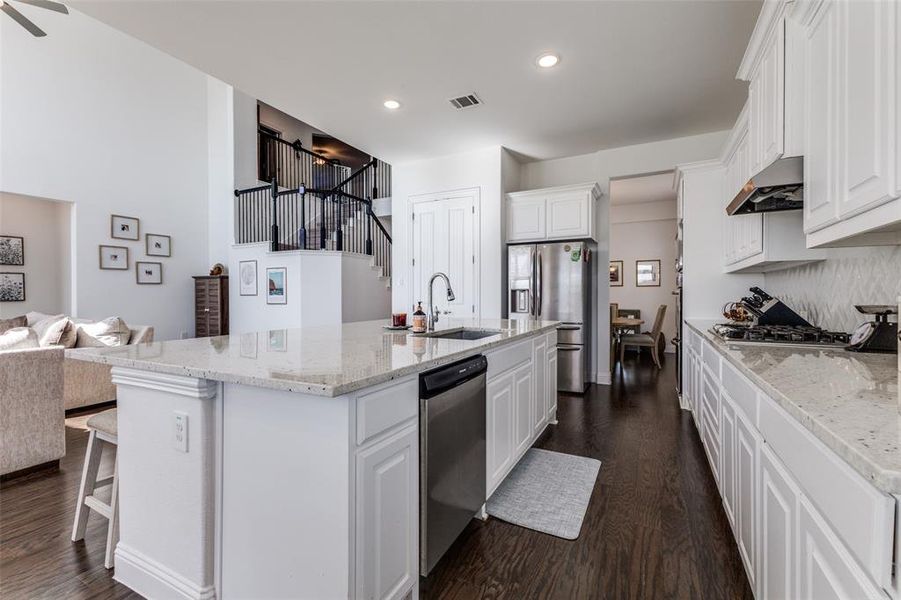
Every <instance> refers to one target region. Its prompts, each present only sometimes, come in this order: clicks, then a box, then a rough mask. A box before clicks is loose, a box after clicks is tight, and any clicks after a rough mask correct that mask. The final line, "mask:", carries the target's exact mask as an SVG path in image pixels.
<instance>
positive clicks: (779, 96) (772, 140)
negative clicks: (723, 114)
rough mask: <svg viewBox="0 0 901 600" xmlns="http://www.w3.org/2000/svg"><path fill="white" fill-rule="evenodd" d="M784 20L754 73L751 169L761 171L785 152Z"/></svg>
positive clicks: (777, 27) (752, 85)
mask: <svg viewBox="0 0 901 600" xmlns="http://www.w3.org/2000/svg"><path fill="white" fill-rule="evenodd" d="M784 86H785V21H784V19H780V20H779V21H778V23H777V24H776V27H775V29H774V30H773V32H772V34H771V35H770V37H769V38H768V39H767V41H766V43H765V47H764V50H763V56H762V57H761V59H760V64H759V65H758V66H757V69H756V70H755V72H754V74H753V75H752V76H751V83H750V86H749V90H750V89H754V93H753V94H749V98H750V101H751V113H750V123H749V126H750V130H751V150H752V154H751V171H752V172H753V173H759V172H760V171H762V170H763V169H764V168H765V167H767V166H769V165H770V164H772V162H773V161H774V160H776V159H777V158H780V157H781V156H782V154H783V148H784V143H785V138H784V132H785V87H784Z"/></svg>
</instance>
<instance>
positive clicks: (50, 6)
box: [0, 0, 69, 37]
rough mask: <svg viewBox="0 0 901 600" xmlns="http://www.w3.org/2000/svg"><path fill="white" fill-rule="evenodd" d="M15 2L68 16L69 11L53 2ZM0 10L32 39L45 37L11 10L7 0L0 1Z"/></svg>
mask: <svg viewBox="0 0 901 600" xmlns="http://www.w3.org/2000/svg"><path fill="white" fill-rule="evenodd" d="M15 1H16V2H21V3H22V4H30V5H32V6H36V7H38V8H45V9H47V10H52V11H54V12H58V13H63V14H64V15H67V14H69V9H68V8H66V7H65V6H63V5H62V4H60V3H59V2H53V0H15ZM0 10H2V11H3V12H5V13H6V14H8V15H9V16H10V17H12V18H13V20H14V21H15V22H16V23H18V24H19V25H21V26H22V27H24V28H25V29H26V30H27V31H28V32H29V33H31V35H33V36H34V37H44V36H45V35H47V34H46V33H44V30H43V29H41V28H40V27H38V26H37V25H35V24H34V23H32V22H31V21H29V20H28V18H27V17H26V16H25V15H23V14H22V13H20V12H19V11H17V10H16V9H15V8H13V7H12V6H11V5H10V3H9V0H0Z"/></svg>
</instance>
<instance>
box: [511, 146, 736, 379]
mask: <svg viewBox="0 0 901 600" xmlns="http://www.w3.org/2000/svg"><path fill="white" fill-rule="evenodd" d="M728 135H729V132H728V131H717V132H713V133H706V134H702V135H696V136H689V137H684V138H677V139H672V140H665V141H662V142H652V143H649V144H638V145H635V146H626V147H622V148H612V149H610V150H601V151H600V152H595V153H592V154H582V155H579V156H572V157H567V158H560V159H555V160H546V161H540V162H534V163H528V164H525V165H523V166H522V177H521V181H520V187H521V189H524V190H526V189H536V188H542V187H550V186H555V185H566V184H573V183H584V182H588V181H596V182H597V183H598V184H599V185H600V188H601V193H602V194H603V197H602V199H601V202H600V203H599V207H598V208H599V210H598V231H599V232H602V235H603V234H604V232H606V233H609V220H608V219H609V211H608V210H607V206H608V203H607V202H606V200H607V198H609V196H608V193H609V188H610V178H611V177H622V176H625V175H640V174H645V173H657V172H660V171H666V170H669V169H672V168H673V167H674V166H676V165H677V164H680V163H685V162H692V161H697V160H704V159H708V158H714V157H716V156H718V155H719V152H720V149H721V148H722V145H723V143H724V142H725V140H726V137H727V136H728ZM596 258H597V259H596V260H595V267H596V273H595V277H596V281H597V293H596V294H595V299H594V306H593V307H592V309H593V310H592V318H593V322H594V323H595V324H596V327H595V340H596V341H597V352H596V353H595V357H596V364H597V381H598V382H600V383H608V382H609V381H610V373H609V371H610V343H609V339H610V311H609V310H608V308H607V306H608V303H609V298H610V294H609V286H608V285H607V279H608V278H607V268H608V260H609V240H608V239H606V238H605V239H602V240H599V241H598V249H597V257H596ZM599 308H600V310H599Z"/></svg>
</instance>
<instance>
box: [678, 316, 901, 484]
mask: <svg viewBox="0 0 901 600" xmlns="http://www.w3.org/2000/svg"><path fill="white" fill-rule="evenodd" d="M718 322H722V320H720V321H713V320H702V319H689V320H687V321H686V323H687V324H688V326H689V327H691V329H693V330H695V331H696V332H697V333H698V334H700V335H701V336H702V337H703V338H704V339H705V340H707V341H708V342H710V343H711V344H712V345H713V347H714V348H716V350H717V351H718V352H719V353H720V354H721V355H722V356H723V357H724V358H725V360H726V361H728V362H729V364H731V365H732V366H734V367H735V368H737V369H738V370H739V371H740V372H741V373H742V374H743V375H745V376H746V377H747V378H748V379H750V380H751V381H752V382H754V383H755V384H756V385H757V386H758V387H759V388H760V389H762V390H763V391H764V392H765V393H766V394H767V395H768V396H769V397H770V398H772V399H773V400H774V401H776V403H778V404H779V405H780V406H781V407H782V408H783V409H784V410H785V411H786V412H787V413H788V414H790V415H791V416H792V417H793V418H794V419H795V420H797V421H798V422H799V423H800V424H801V425H803V426H804V427H805V428H806V429H807V430H808V431H810V432H811V433H813V435H814V436H816V437H817V438H819V440H820V441H822V442H823V443H824V444H826V446H828V447H829V448H831V449H832V450H833V451H834V452H835V453H836V454H838V455H839V456H840V457H842V458H843V459H844V460H845V461H846V462H847V463H848V464H849V465H851V467H852V468H853V469H854V470H855V471H857V472H858V473H860V474H861V475H862V476H863V477H864V478H865V479H867V480H868V481H870V482H871V483H872V484H873V485H874V486H875V487H877V488H878V489H880V490H882V491H883V492H886V493H891V494H899V493H901V414H899V412H898V411H899V397H898V396H899V393H901V390H899V383H898V357H897V355H895V354H866V353H858V352H848V351H846V350H842V349H823V348H803V347H785V346H777V345H774V344H729V343H726V342H723V341H722V340H720V339H719V338H718V337H716V336H714V335H713V334H712V333H710V332H709V331H708V330H709V328H710V327H711V326H712V325H713V324H715V323H718Z"/></svg>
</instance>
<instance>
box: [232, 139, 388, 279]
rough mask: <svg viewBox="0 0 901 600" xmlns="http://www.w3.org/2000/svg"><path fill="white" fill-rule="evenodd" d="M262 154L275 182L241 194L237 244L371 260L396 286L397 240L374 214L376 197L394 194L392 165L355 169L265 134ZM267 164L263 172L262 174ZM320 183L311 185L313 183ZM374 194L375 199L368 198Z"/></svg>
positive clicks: (374, 163)
mask: <svg viewBox="0 0 901 600" xmlns="http://www.w3.org/2000/svg"><path fill="white" fill-rule="evenodd" d="M259 136H260V140H259V141H260V146H259V147H260V152H261V153H265V156H266V160H265V161H261V165H263V164H265V165H266V166H267V168H266V171H267V172H266V173H264V174H262V175H263V176H271V179H270V181H269V183H267V184H265V185H260V186H257V187H253V188H249V189H245V190H235V222H236V233H235V238H236V242H237V243H238V244H247V243H258V242H263V241H265V242H269V243H270V246H271V249H272V251H273V252H282V251H287V250H333V251H341V252H350V253H355V254H365V255H369V256H371V257H372V262H371V265H372V268H373V270H374V271H376V273H377V276H378V277H379V278H380V279H382V280H384V281H385V282H386V286H387V287H390V285H391V235H390V234H389V233H388V231H387V230H386V229H385V227H384V226H383V225H382V223H381V221H379V219H378V217H376V216H375V215H374V214H373V212H372V200H371V199H372V198H376V197H379V196H378V195H379V194H380V193H381V194H386V192H387V195H390V188H391V171H390V165H388V164H387V163H383V162H381V161H379V160H378V159H375V158H373V159H371V160H370V161H369V163H367V164H366V165H364V166H363V167H362V168H361V169H359V170H357V171H356V172H353V173H350V169H348V168H347V167H343V166H341V165H336V164H333V163H331V162H329V161H328V159H326V158H325V157H323V156H320V155H318V154H315V153H313V152H310V151H308V150H306V149H304V148H302V147H301V146H300V145H299V144H298V143H296V142H295V143H293V144H292V143H289V142H286V141H284V140H281V139H279V138H275V137H273V136H271V135H269V134H268V133H266V132H264V131H260V132H259ZM262 170H263V169H262V167H261V171H262ZM308 181H311V182H313V184H312V185H308V184H307V182H308ZM367 196H368V197H367Z"/></svg>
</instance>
